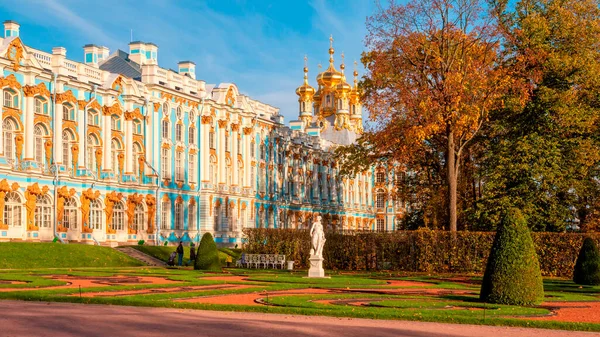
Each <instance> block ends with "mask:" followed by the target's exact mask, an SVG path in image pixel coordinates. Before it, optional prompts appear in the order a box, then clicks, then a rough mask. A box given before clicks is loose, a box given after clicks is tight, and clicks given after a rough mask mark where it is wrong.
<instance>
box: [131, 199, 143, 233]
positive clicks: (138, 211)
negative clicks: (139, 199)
mask: <svg viewBox="0 0 600 337" xmlns="http://www.w3.org/2000/svg"><path fill="white" fill-rule="evenodd" d="M143 229H144V206H142V204H137V206H135V210H134V211H133V230H135V231H138V230H143Z"/></svg>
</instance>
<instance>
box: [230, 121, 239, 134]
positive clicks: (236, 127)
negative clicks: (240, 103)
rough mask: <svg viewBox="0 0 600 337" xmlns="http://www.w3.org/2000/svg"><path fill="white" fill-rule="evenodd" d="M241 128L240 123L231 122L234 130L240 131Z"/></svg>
mask: <svg viewBox="0 0 600 337" xmlns="http://www.w3.org/2000/svg"><path fill="white" fill-rule="evenodd" d="M239 129H240V125H239V124H236V123H234V124H231V131H232V132H238V131H239Z"/></svg>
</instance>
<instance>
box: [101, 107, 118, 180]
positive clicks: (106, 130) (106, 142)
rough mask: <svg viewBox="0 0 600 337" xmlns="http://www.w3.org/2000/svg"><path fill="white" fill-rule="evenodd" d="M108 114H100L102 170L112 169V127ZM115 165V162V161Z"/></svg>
mask: <svg viewBox="0 0 600 337" xmlns="http://www.w3.org/2000/svg"><path fill="white" fill-rule="evenodd" d="M110 118H111V116H110V115H104V114H102V117H101V125H102V147H103V148H102V152H103V153H102V162H103V163H102V170H104V171H108V170H112V169H113V166H112V165H113V162H112V151H111V150H112V128H111V125H110ZM115 165H117V163H115Z"/></svg>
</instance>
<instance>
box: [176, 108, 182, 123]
mask: <svg viewBox="0 0 600 337" xmlns="http://www.w3.org/2000/svg"><path fill="white" fill-rule="evenodd" d="M182 116H183V113H182V110H181V106H178V107H177V119H179V120H181V117H182Z"/></svg>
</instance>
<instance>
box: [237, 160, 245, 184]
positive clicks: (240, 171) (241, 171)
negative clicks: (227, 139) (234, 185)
mask: <svg viewBox="0 0 600 337" xmlns="http://www.w3.org/2000/svg"><path fill="white" fill-rule="evenodd" d="M238 184H239V186H240V187H243V186H244V164H242V162H241V161H239V160H238Z"/></svg>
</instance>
